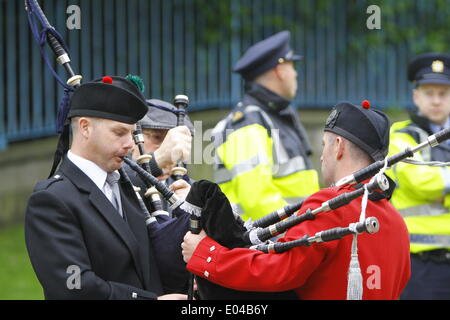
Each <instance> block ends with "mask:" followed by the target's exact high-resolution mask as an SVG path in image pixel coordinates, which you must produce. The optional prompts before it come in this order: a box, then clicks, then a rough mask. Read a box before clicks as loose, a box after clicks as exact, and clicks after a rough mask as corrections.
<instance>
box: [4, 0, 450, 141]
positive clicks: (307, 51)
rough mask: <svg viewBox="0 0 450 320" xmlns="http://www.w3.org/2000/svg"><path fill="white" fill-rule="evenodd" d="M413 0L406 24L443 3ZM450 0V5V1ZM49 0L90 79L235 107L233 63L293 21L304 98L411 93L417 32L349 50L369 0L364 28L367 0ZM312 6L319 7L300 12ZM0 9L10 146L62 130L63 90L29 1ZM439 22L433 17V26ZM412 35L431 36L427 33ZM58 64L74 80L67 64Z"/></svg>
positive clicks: (386, 98)
mask: <svg viewBox="0 0 450 320" xmlns="http://www.w3.org/2000/svg"><path fill="white" fill-rule="evenodd" d="M403 1H410V2H411V1H412V2H414V3H415V5H416V10H415V11H414V10H413V11H411V12H406V13H402V14H401V16H400V17H399V18H398V21H396V22H397V23H398V24H399V25H401V24H403V25H407V24H408V23H411V21H420V19H418V18H417V16H418V15H420V12H422V11H423V10H431V9H432V8H431V7H430V6H433V4H432V2H433V1H423V0H403ZM445 1H447V2H448V4H449V7H450V0H444V2H445ZM39 3H40V4H41V7H42V9H43V10H44V12H45V14H46V15H47V17H48V19H49V21H50V23H51V24H52V25H54V26H55V28H56V29H57V30H58V31H59V33H60V34H61V35H62V37H63V38H64V39H65V40H66V43H67V45H68V47H69V49H70V52H71V58H72V66H73V67H74V69H75V71H76V72H78V73H80V74H82V75H83V77H84V80H85V81H88V80H90V79H94V78H99V77H101V76H103V75H126V74H128V73H131V74H138V75H140V76H141V77H142V78H143V80H144V82H145V84H146V91H145V95H146V96H147V97H152V98H160V99H164V100H168V101H171V100H172V99H173V97H174V96H175V95H176V94H180V93H183V94H187V95H188V96H189V98H190V101H191V103H190V110H192V111H198V110H205V109H210V108H230V107H232V106H233V105H234V104H235V103H236V102H237V101H238V100H239V99H240V97H241V95H242V88H243V86H242V82H241V80H240V78H239V76H238V75H235V74H232V73H231V71H230V70H231V68H232V66H233V64H234V63H235V62H236V61H237V60H238V58H239V57H240V55H241V54H242V53H243V51H245V49H246V48H248V46H250V45H251V44H252V43H254V42H256V41H258V40H261V39H263V38H264V37H267V36H269V35H271V34H273V33H275V32H277V31H280V30H283V29H289V30H291V32H292V36H293V38H292V45H293V47H294V48H295V49H296V51H297V52H299V53H300V54H301V55H303V56H304V57H305V59H304V61H303V62H299V63H298V64H297V69H298V79H299V94H298V96H297V98H296V100H295V105H296V106H297V107H300V108H330V107H331V106H332V105H334V104H335V103H336V102H338V101H342V100H348V101H352V102H355V103H356V102H359V101H361V100H363V99H368V100H370V101H371V102H372V103H373V104H374V105H375V106H380V107H383V108H387V109H390V108H399V107H405V106H407V105H409V104H410V103H411V101H410V100H411V99H410V89H411V86H410V84H408V82H407V81H406V63H407V61H408V60H409V59H410V58H411V57H412V56H413V54H414V53H413V52H412V49H411V43H410V41H404V42H399V43H396V44H392V43H391V44H389V45H385V46H379V47H376V48H374V47H371V48H368V49H367V50H360V51H358V52H356V53H351V51H349V47H350V46H349V45H350V44H351V41H352V40H351V39H350V38H351V37H352V34H351V33H349V26H348V23H349V19H350V18H349V17H348V16H347V14H348V8H349V6H352V5H353V6H354V5H356V4H357V5H359V7H361V21H362V23H361V28H366V27H365V19H366V13H365V10H364V7H363V5H362V4H365V1H363V0H361V1H345V0H335V1H329V4H327V7H326V8H325V9H323V8H319V6H320V3H322V4H323V3H325V2H324V1H314V0H221V1H206V0H150V1H149V0H39ZM383 3H391V4H392V3H394V2H393V1H391V0H388V1H386V2H383ZM396 3H398V2H396ZM69 5H78V6H79V7H80V9H81V29H80V30H68V29H67V27H66V20H67V18H68V14H67V13H66V9H67V7H68V6H69ZM359 7H358V8H359ZM430 8H431V9H430ZM382 9H383V8H382ZM394 9H395V8H394ZM302 12H308V15H306V16H302V15H299V13H302ZM0 17H1V20H0V43H1V44H2V46H1V48H0V83H1V85H0V149H4V148H5V147H6V146H7V144H8V142H11V141H18V140H23V139H32V138H38V137H42V136H48V135H52V134H55V116H56V109H57V106H58V104H59V101H60V100H61V98H62V93H63V90H62V88H61V87H59V85H57V83H56V82H55V80H54V79H53V77H52V76H51V74H50V72H49V71H48V70H46V67H45V66H44V64H43V61H42V59H41V57H40V54H39V50H38V46H37V44H36V43H34V41H33V39H32V37H31V33H30V30H29V27H28V23H27V19H26V14H25V10H24V7H23V1H22V0H20V1H19V0H0ZM305 18H308V19H305ZM416 18H417V19H416ZM441 18H442V19H445V17H441ZM436 19H437V18H436ZM306 20H308V21H306ZM432 27H433V25H432V22H430V21H429V22H428V23H427V25H426V27H425V26H424V28H423V32H424V33H426V32H427V30H428V29H429V28H432ZM427 28H428V29H427ZM373 32H375V33H376V32H383V31H382V30H381V31H369V30H365V31H364V34H363V36H366V35H367V36H369V35H374V33H373ZM412 41H416V42H417V43H422V42H423V41H424V38H423V34H418V35H416V38H414V39H413V40H412ZM353 45H354V42H353ZM360 49H365V48H360ZM49 55H52V54H51V53H49ZM55 68H56V69H57V70H58V73H59V74H60V76H61V77H62V78H63V79H65V78H66V75H65V74H64V70H63V69H62V68H60V67H59V66H55Z"/></svg>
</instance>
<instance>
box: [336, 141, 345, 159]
mask: <svg viewBox="0 0 450 320" xmlns="http://www.w3.org/2000/svg"><path fill="white" fill-rule="evenodd" d="M345 148H346V144H345V140H344V139H343V138H342V137H339V136H338V137H336V141H335V144H334V154H335V157H336V160H341V159H342V157H343V156H344V152H345Z"/></svg>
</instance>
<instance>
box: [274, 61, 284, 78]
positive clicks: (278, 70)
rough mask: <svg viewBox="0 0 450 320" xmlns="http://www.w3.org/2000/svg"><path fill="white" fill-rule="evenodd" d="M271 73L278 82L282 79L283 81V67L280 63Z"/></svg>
mask: <svg viewBox="0 0 450 320" xmlns="http://www.w3.org/2000/svg"><path fill="white" fill-rule="evenodd" d="M273 72H274V73H275V76H276V77H277V78H278V79H279V80H283V79H284V71H283V65H282V64H281V63H279V64H277V65H276V66H275V67H274V68H273Z"/></svg>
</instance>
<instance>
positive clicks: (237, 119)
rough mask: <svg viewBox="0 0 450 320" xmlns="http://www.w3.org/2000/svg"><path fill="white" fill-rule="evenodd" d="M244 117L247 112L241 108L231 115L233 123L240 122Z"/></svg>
mask: <svg viewBox="0 0 450 320" xmlns="http://www.w3.org/2000/svg"><path fill="white" fill-rule="evenodd" d="M244 118H245V113H244V112H242V111H241V110H237V111H235V112H234V113H233V115H232V116H231V123H232V124H235V123H238V122H240V121H242V120H243V119H244Z"/></svg>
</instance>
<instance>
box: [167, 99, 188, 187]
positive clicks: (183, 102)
mask: <svg viewBox="0 0 450 320" xmlns="http://www.w3.org/2000/svg"><path fill="white" fill-rule="evenodd" d="M173 104H174V106H175V107H176V108H177V126H182V125H184V117H185V114H186V109H187V107H188V105H189V98H188V97H187V96H185V95H183V94H179V95H176V96H175V98H174V99H173ZM186 174H187V169H186V165H185V164H184V163H183V162H182V161H181V160H179V161H178V162H177V165H176V167H174V168H173V169H172V172H171V175H172V178H173V179H174V180H175V181H176V180H180V179H183V177H184V176H185V175H186Z"/></svg>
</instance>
